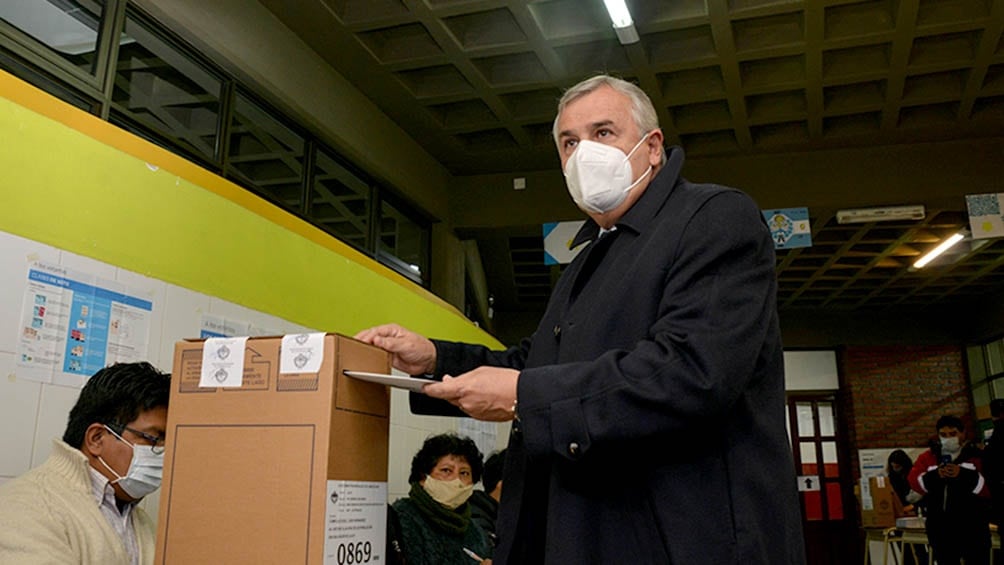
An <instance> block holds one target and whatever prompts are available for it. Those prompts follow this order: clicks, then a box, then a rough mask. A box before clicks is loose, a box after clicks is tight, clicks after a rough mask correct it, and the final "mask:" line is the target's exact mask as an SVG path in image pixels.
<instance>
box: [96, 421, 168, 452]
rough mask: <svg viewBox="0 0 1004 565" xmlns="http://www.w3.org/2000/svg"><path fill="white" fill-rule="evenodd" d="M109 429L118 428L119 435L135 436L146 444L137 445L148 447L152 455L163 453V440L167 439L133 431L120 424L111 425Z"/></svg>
mask: <svg viewBox="0 0 1004 565" xmlns="http://www.w3.org/2000/svg"><path fill="white" fill-rule="evenodd" d="M109 427H112V428H118V429H119V430H120V431H119V432H118V433H119V435H121V434H122V433H123V432H129V433H131V434H133V435H135V436H138V437H141V438H143V440H144V441H146V442H147V443H145V444H142V443H141V444H138V445H145V446H147V447H149V448H150V451H152V452H153V453H154V455H160V454H161V453H164V440H165V439H167V438H164V437H162V436H155V435H151V434H148V433H146V432H141V431H139V430H134V429H132V428H130V427H129V426H123V425H121V424H112V425H111V426H109Z"/></svg>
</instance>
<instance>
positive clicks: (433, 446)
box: [408, 434, 484, 483]
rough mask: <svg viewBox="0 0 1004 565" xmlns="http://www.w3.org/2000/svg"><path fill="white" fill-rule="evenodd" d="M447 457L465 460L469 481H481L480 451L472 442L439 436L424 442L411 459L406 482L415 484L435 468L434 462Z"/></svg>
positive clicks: (465, 439)
mask: <svg viewBox="0 0 1004 565" xmlns="http://www.w3.org/2000/svg"><path fill="white" fill-rule="evenodd" d="M447 455H457V456H460V457H463V458H464V459H466V460H467V463H468V464H469V465H470V466H471V479H472V480H473V481H474V482H475V483H476V482H478V481H480V480H481V472H482V470H483V469H484V466H483V465H484V464H483V463H482V461H481V451H480V450H478V446H477V444H476V443H474V440H472V439H470V438H467V437H462V436H458V435H455V434H440V435H436V436H432V437H430V438H429V439H427V440H425V443H423V444H422V449H419V450H418V453H416V454H415V457H413V458H412V460H411V474H410V475H408V482H409V483H417V482H418V481H420V480H422V479H424V478H425V477H426V476H427V475H428V474H429V473H431V472H432V469H433V468H435V466H436V462H437V461H439V460H440V459H442V458H443V457H445V456H447Z"/></svg>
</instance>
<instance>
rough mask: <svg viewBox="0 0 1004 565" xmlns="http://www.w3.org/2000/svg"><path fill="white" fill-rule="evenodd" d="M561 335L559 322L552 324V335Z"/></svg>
mask: <svg viewBox="0 0 1004 565" xmlns="http://www.w3.org/2000/svg"><path fill="white" fill-rule="evenodd" d="M559 335H561V324H555V325H554V337H558V336H559Z"/></svg>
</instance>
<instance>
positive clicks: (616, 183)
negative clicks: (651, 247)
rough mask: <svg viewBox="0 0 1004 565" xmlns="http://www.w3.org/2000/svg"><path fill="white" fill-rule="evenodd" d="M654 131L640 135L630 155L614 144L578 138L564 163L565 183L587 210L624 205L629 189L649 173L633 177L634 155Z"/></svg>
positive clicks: (602, 209) (650, 168)
mask: <svg viewBox="0 0 1004 565" xmlns="http://www.w3.org/2000/svg"><path fill="white" fill-rule="evenodd" d="M651 133H652V132H648V133H646V134H645V135H643V136H641V139H640V140H639V141H638V143H636V144H635V146H634V147H633V148H632V149H631V152H630V153H628V154H627V155H625V154H624V152H623V151H621V150H620V149H618V148H616V147H614V146H612V145H604V144H602V143H597V142H595V141H589V140H582V141H579V144H578V146H577V147H576V148H575V152H574V153H572V156H571V157H569V159H568V162H567V163H565V184H567V185H568V193H569V194H571V195H572V200H574V201H575V204H576V205H577V206H578V207H579V208H581V209H582V210H584V211H586V212H594V213H596V214H604V213H606V212H609V211H611V210H613V209H614V208H616V207H618V206H620V205H621V203H622V202H624V199H625V198H627V193H628V192H629V191H630V190H631V189H632V188H634V187H635V186H637V185H638V183H639V182H641V181H642V179H644V178H645V177H646V176H647V175H648V174H649V173H651V172H652V166H651V165H649V167H648V170H647V171H645V173H644V174H643V175H641V176H640V177H638V179H637V180H634V179H633V178H632V177H633V176H634V172H633V171H632V170H631V162H630V159H631V155H634V152H635V151H637V150H638V148H639V147H641V144H642V143H644V142H645V140H646V139H648V136H649V135H651Z"/></svg>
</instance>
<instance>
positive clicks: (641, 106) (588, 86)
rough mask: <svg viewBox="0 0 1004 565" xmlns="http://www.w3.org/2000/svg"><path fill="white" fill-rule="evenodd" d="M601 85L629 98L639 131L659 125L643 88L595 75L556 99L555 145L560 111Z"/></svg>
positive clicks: (632, 114)
mask: <svg viewBox="0 0 1004 565" xmlns="http://www.w3.org/2000/svg"><path fill="white" fill-rule="evenodd" d="M602 86H609V87H610V88H612V89H614V90H616V91H617V92H620V93H621V94H623V95H625V96H627V97H628V99H629V100H631V117H633V118H634V123H635V125H637V126H638V131H639V133H643V134H644V133H647V132H650V131H652V130H654V129H656V128H658V127H659V117H658V115H657V114H656V113H655V107H654V106H652V100H650V99H649V97H648V95H647V94H645V91H644V90H642V89H640V88H638V86H636V85H634V84H632V83H630V82H628V81H626V80H621V79H619V78H614V77H612V76H609V75H596V76H594V77H592V78H587V79H586V80H584V81H582V82H580V83H579V84H576V85H575V86H573V87H571V88H569V89H568V90H566V91H565V94H563V95H562V96H561V100H559V101H558V115H557V116H556V117H555V118H554V126H552V127H551V135H553V136H554V143H555V145H558V143H559V142H558V119H559V118H560V117H561V112H563V111H564V110H565V106H567V105H569V104H571V103H572V102H573V101H575V100H578V99H579V98H582V97H583V96H585V95H587V94H589V93H591V92H593V91H595V90H597V89H598V88H600V87H602ZM559 149H560V147H559ZM663 157H665V152H663Z"/></svg>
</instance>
